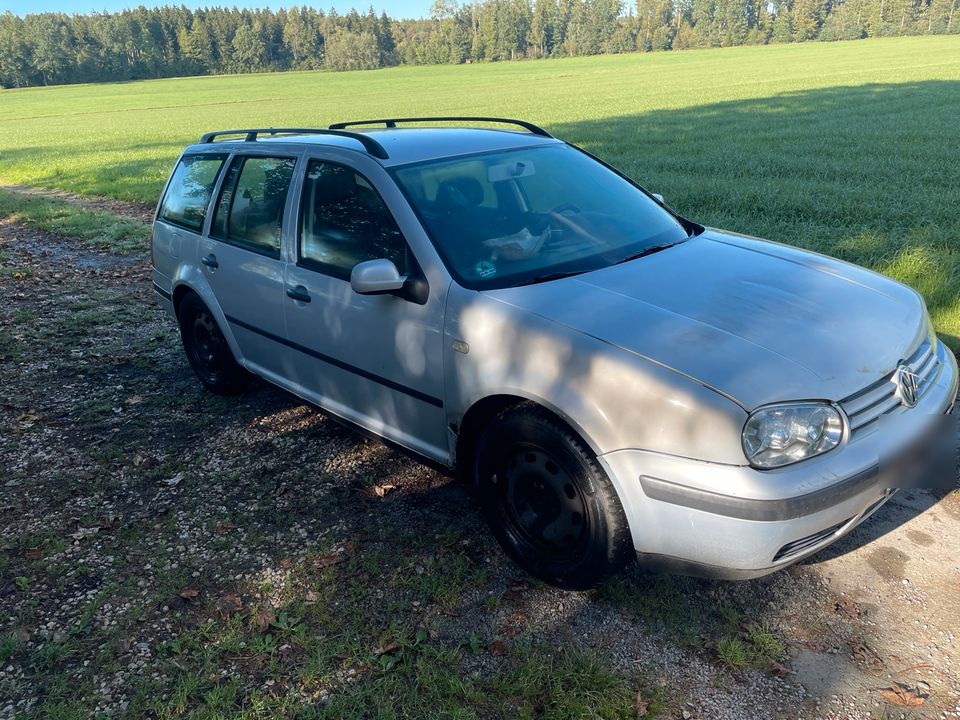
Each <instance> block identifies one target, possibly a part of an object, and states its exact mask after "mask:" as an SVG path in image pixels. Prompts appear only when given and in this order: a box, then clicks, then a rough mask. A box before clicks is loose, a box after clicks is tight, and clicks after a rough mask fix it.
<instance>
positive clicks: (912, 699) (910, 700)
mask: <svg viewBox="0 0 960 720" xmlns="http://www.w3.org/2000/svg"><path fill="white" fill-rule="evenodd" d="M877 692H878V693H879V694H880V695H881V696H883V697H884V698H885V699H886V700H887V701H889V702H892V703H893V704H894V705H900V706H901V707H919V706H920V705H923V704H924V703H925V702H926V701H927V699H926V698H925V697H921V696H920V695H918V694H917V693H916V691H915V690H911V689H910V688H908V687H906V686H904V685H900V683H894V684H893V685H891V686H890V687H886V688H882V689H880V690H877Z"/></svg>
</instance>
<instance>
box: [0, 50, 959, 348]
mask: <svg viewBox="0 0 960 720" xmlns="http://www.w3.org/2000/svg"><path fill="white" fill-rule="evenodd" d="M958 107H960V37H957V36H941V37H922V38H899V39H886V40H870V41H861V42H848V43H833V44H826V43H810V44H805V45H787V46H766V47H742V48H730V49H722V50H702V51H689V52H680V53H655V54H639V55H621V56H604V57H595V58H575V59H567V60H545V61H531V62H522V63H501V64H477V65H463V66H441V67H403V68H392V69H387V70H378V71H370V72H355V73H338V74H332V73H289V74H272V75H245V76H233V77H202V78H186V79H172V80H157V81H148V82H135V83H118V84H113V85H96V86H94V85H89V86H68V87H58V88H36V89H27V90H7V91H2V92H0V109H2V113H0V181H3V182H6V183H25V184H29V185H34V186H38V187H56V188H62V189H66V190H70V191H74V192H79V193H86V194H102V195H109V196H114V197H118V198H128V199H138V200H147V201H154V200H155V199H156V196H157V193H158V192H159V189H160V187H161V185H162V183H163V180H164V178H165V176H166V174H167V172H168V171H169V168H170V166H171V163H172V162H173V160H174V158H175V156H176V154H177V153H178V152H179V151H180V150H181V149H182V147H183V146H184V145H185V144H186V143H189V142H192V141H195V140H196V138H197V137H198V136H199V135H200V134H201V133H202V132H204V131H207V130H211V129H220V128H227V127H242V126H271V125H272V126H279V125H294V126H296V125H325V124H328V123H330V122H332V121H335V120H343V119H356V118H360V117H377V116H384V115H418V114H420V115H422V114H439V113H454V114H486V115H507V116H516V117H523V118H527V119H530V120H533V121H535V122H539V123H541V124H543V125H545V126H546V127H547V128H548V129H550V130H551V131H553V132H554V133H555V134H557V135H558V136H560V137H563V138H565V139H568V140H570V141H572V142H575V143H578V144H580V145H582V146H584V147H586V148H587V149H589V150H590V151H592V152H594V153H596V154H598V155H600V156H602V157H604V158H606V159H608V160H610V161H612V162H613V163H614V164H615V165H617V166H619V167H620V168H621V169H623V170H624V171H626V172H627V173H629V174H631V175H632V176H633V177H635V178H637V179H638V180H639V181H640V182H642V183H643V184H644V185H645V186H647V187H648V188H650V189H651V190H653V191H656V192H661V193H663V194H664V195H665V196H666V197H667V200H668V202H670V203H671V204H672V205H673V206H674V207H676V208H677V209H678V210H680V211H681V212H682V213H684V214H686V215H687V216H689V217H691V218H693V219H696V220H698V221H701V222H703V223H706V224H709V225H715V226H719V227H724V228H727V229H731V230H735V231H739V232H744V233H749V234H753V235H760V236H763V237H768V238H771V239H775V240H781V241H784V242H788V243H792V244H796V245H801V246H803V247H807V248H811V249H815V250H819V251H822V252H826V253H829V254H832V255H835V256H839V257H841V258H844V259H847V260H851V261H854V262H858V263H861V264H863V265H867V266H869V267H871V268H874V269H876V270H879V271H881V272H885V273H887V274H889V275H892V276H893V277H896V278H898V279H900V280H903V281H905V282H908V283H910V284H911V285H913V286H914V287H916V288H917V289H919V290H920V291H921V292H922V293H923V294H924V296H925V297H926V299H927V302H928V304H929V306H930V309H931V313H932V314H933V316H934V319H935V321H936V323H937V327H938V329H939V330H940V331H941V333H942V334H943V336H944V337H945V338H946V339H947V341H948V342H950V343H951V344H952V345H953V347H954V348H957V347H960V339H958V338H960V210H958V209H960V142H958V140H960V133H958V116H957V110H958Z"/></svg>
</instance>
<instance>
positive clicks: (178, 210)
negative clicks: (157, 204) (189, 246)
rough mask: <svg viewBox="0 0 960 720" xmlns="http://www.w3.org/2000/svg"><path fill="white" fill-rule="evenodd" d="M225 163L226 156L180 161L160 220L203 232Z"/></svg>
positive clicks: (198, 156) (165, 199)
mask: <svg viewBox="0 0 960 720" xmlns="http://www.w3.org/2000/svg"><path fill="white" fill-rule="evenodd" d="M224 159H225V156H224V155H187V156H184V157H183V158H181V160H180V163H179V164H178V165H177V168H176V170H174V171H173V177H172V178H171V179H170V185H169V187H168V188H167V194H166V196H165V197H164V198H163V206H162V207H161V208H160V219H161V220H165V221H166V222H169V223H172V224H174V225H180V226H181V227H185V228H187V229H188V230H194V231H196V232H200V231H201V230H202V229H203V220H204V218H205V217H206V215H207V206H208V205H209V204H210V195H211V194H212V193H213V186H214V185H215V184H216V182H217V175H218V174H219V173H220V168H221V167H222V166H223V161H224Z"/></svg>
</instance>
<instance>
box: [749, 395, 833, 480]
mask: <svg viewBox="0 0 960 720" xmlns="http://www.w3.org/2000/svg"><path fill="white" fill-rule="evenodd" d="M842 437H843V419H842V418H841V417H840V413H839V412H837V410H836V409H835V408H834V407H833V406H832V405H827V404H826V403H812V402H808V403H791V404H788V405H770V406H768V407H764V408H760V409H759V410H756V411H754V412H753V413H752V414H751V415H750V417H749V418H748V419H747V424H746V425H744V427H743V451H744V452H745V453H746V454H747V459H748V460H749V461H750V464H751V465H753V466H754V467H757V468H775V467H781V466H783V465H789V464H790V463H795V462H799V461H800V460H805V459H806V458H809V457H813V456H814V455H819V454H820V453H824V452H826V451H827V450H830V449H832V448H835V447H836V446H837V445H839V444H840V440H841V438H842Z"/></svg>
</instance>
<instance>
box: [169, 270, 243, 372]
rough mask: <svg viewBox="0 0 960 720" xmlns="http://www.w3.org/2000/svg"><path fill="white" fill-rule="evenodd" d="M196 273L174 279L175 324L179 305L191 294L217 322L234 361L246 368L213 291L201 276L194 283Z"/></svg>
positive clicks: (172, 299)
mask: <svg viewBox="0 0 960 720" xmlns="http://www.w3.org/2000/svg"><path fill="white" fill-rule="evenodd" d="M194 274H196V273H191V272H190V271H187V272H185V273H183V274H181V275H178V277H176V278H174V281H173V291H172V292H171V293H170V297H171V302H172V303H173V312H174V315H175V316H176V318H177V322H178V323H179V321H180V304H181V303H182V302H183V298H185V297H186V296H187V294H189V293H191V292H192V293H193V294H194V295H196V296H197V297H199V298H200V300H201V301H202V302H203V304H204V305H206V306H207V309H209V310H210V312H211V313H212V314H213V318H214V320H216V322H217V326H218V327H219V328H220V332H222V333H223V336H224V337H225V338H226V340H227V345H229V346H230V351H231V352H232V353H233V357H234V358H235V359H236V361H237V362H238V363H239V364H240V365H241V366H243V367H246V362H245V360H244V357H243V353H242V352H240V346H239V345H238V344H237V339H236V337H234V334H233V328H232V327H231V326H230V323H229V322H227V317H226V315H225V314H224V313H223V310H222V308H221V307H220V303H219V302H217V298H216V296H215V295H214V294H213V290H212V289H211V288H210V286H209V285H208V284H207V283H206V281H205V280H204V279H203V277H202V276H200V277H199V282H195V280H197V279H198V278H194V277H192V276H193V275H194Z"/></svg>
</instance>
